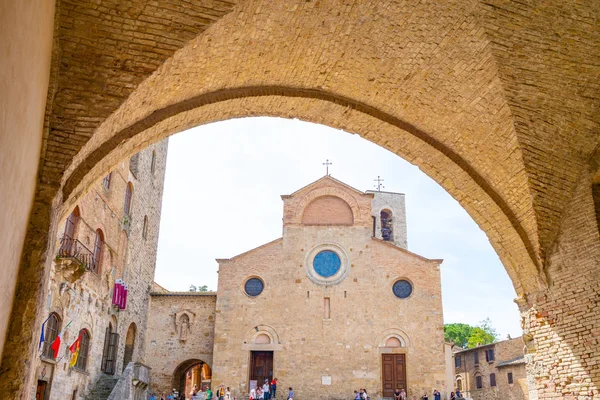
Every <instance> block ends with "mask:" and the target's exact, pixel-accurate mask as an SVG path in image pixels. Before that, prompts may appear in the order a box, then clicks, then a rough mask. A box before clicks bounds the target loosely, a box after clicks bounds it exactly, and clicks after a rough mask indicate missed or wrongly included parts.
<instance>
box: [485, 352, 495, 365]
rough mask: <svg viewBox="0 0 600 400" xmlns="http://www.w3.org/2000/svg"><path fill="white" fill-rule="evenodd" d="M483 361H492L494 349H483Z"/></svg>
mask: <svg viewBox="0 0 600 400" xmlns="http://www.w3.org/2000/svg"><path fill="white" fill-rule="evenodd" d="M485 361H487V362H489V363H491V362H494V349H488V350H486V351H485Z"/></svg>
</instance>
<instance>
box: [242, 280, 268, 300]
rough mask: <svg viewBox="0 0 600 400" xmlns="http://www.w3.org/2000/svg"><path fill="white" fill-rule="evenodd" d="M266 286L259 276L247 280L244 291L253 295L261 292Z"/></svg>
mask: <svg viewBox="0 0 600 400" xmlns="http://www.w3.org/2000/svg"><path fill="white" fill-rule="evenodd" d="M264 288H265V284H264V283H263V281H261V280H260V279H258V278H250V279H248V280H247V281H246V284H245V285H244V291H245V292H246V294H247V295H248V296H252V297H255V296H258V295H259V294H261V293H262V291H263V289H264Z"/></svg>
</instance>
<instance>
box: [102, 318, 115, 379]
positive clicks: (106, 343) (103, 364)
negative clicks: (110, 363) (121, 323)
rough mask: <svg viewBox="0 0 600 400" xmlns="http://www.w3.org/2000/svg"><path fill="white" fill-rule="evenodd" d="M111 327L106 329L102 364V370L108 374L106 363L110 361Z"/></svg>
mask: <svg viewBox="0 0 600 400" xmlns="http://www.w3.org/2000/svg"><path fill="white" fill-rule="evenodd" d="M111 333H112V332H111V331H110V326H109V327H108V328H106V333H105V334H104V348H103V350H102V363H101V364H100V370H101V371H103V372H106V362H107V360H108V345H109V343H110V335H111Z"/></svg>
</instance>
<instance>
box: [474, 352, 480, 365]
mask: <svg viewBox="0 0 600 400" xmlns="http://www.w3.org/2000/svg"><path fill="white" fill-rule="evenodd" d="M473 363H474V364H475V365H479V352H478V351H476V352H475V353H473Z"/></svg>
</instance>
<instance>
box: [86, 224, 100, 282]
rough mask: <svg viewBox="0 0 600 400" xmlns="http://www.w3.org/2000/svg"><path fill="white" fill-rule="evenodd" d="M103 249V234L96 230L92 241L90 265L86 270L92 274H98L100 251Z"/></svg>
mask: <svg viewBox="0 0 600 400" xmlns="http://www.w3.org/2000/svg"><path fill="white" fill-rule="evenodd" d="M103 248H104V233H102V230H100V229H98V230H97V231H96V239H95V240H94V255H93V258H92V265H90V266H88V268H89V269H90V270H91V271H92V272H96V273H98V272H99V271H100V265H101V264H102V250H103Z"/></svg>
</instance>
